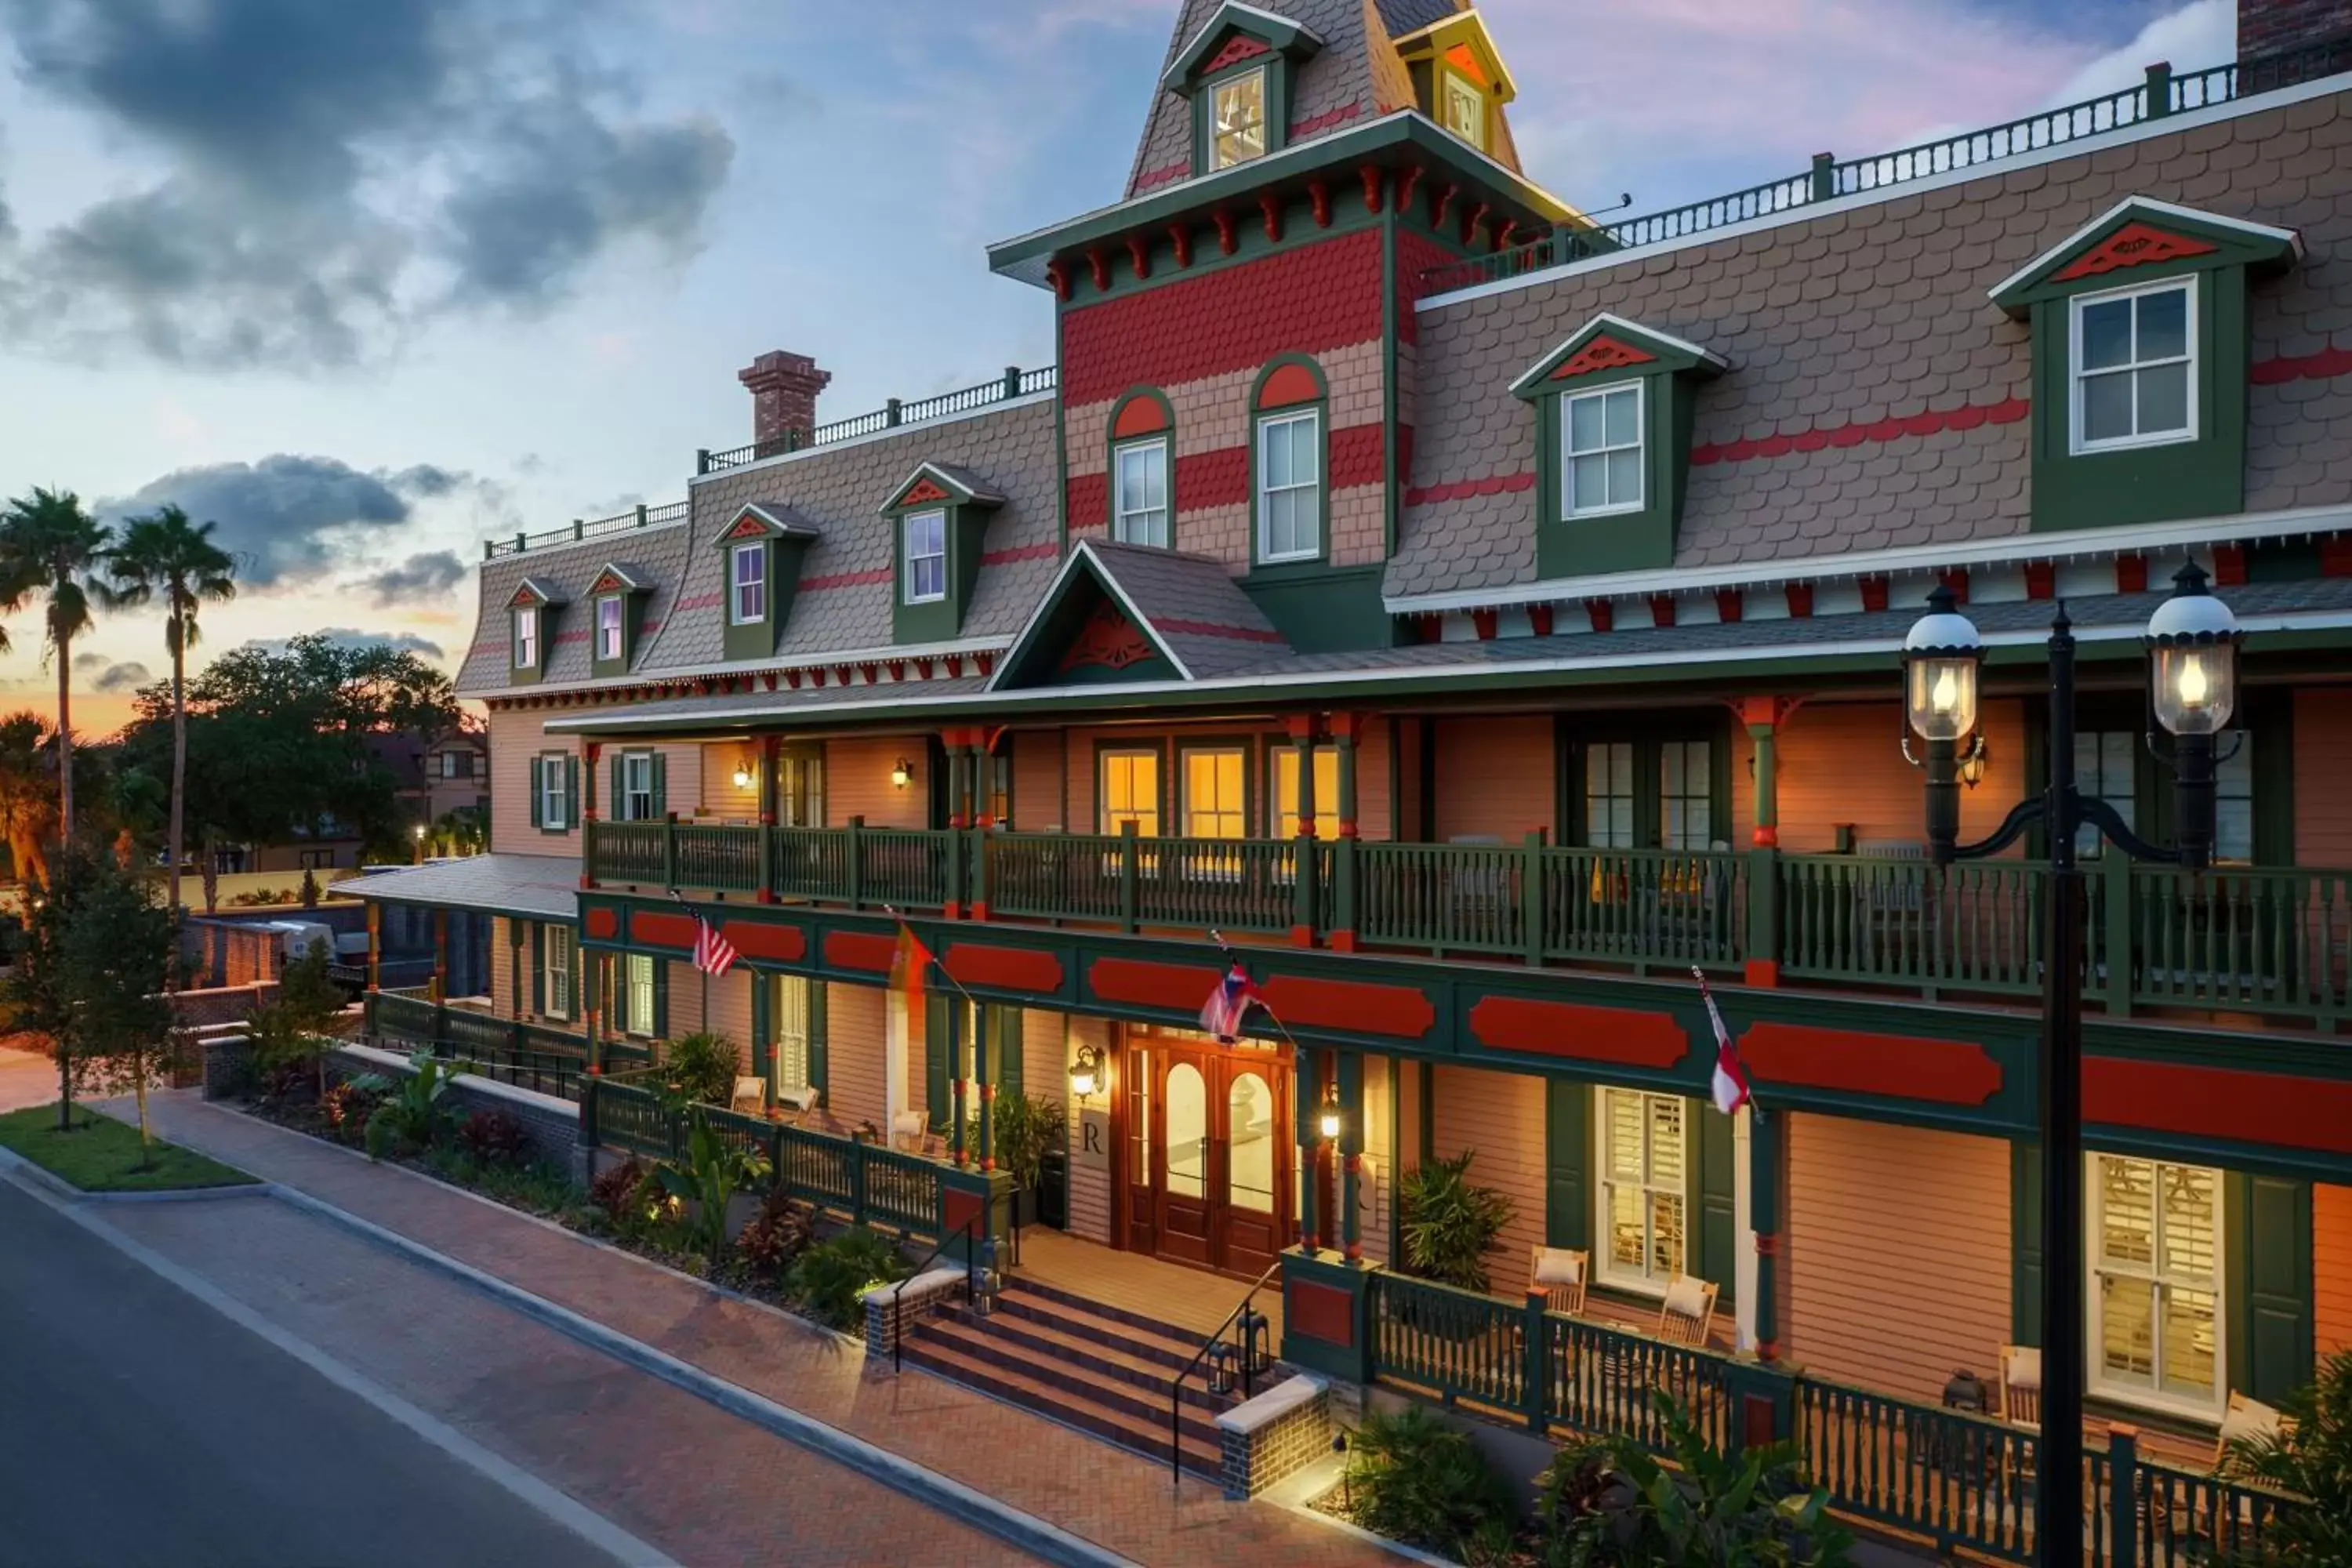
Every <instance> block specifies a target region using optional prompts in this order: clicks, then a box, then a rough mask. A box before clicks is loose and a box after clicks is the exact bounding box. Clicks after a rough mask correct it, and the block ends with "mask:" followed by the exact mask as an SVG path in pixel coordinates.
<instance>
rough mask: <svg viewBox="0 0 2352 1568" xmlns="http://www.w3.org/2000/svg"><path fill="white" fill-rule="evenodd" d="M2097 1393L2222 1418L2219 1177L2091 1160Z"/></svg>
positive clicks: (2153, 1164) (2098, 1157)
mask: <svg viewBox="0 0 2352 1568" xmlns="http://www.w3.org/2000/svg"><path fill="white" fill-rule="evenodd" d="M2084 1158H2085V1160H2087V1161H2088V1163H2089V1165H2090V1171H2089V1181H2088V1183H2087V1185H2088V1187H2089V1192H2088V1193H2087V1194H2085V1198H2084V1202H2085V1203H2086V1204H2087V1205H2088V1206H2089V1209H2090V1215H2089V1223H2090V1227H2091V1246H2090V1249H2089V1250H2090V1272H2091V1278H2090V1300H2089V1310H2090V1320H2091V1321H2090V1326H2089V1332H2090V1339H2091V1345H2092V1355H2091V1386H2092V1388H2093V1390H2094V1391H2095V1392H2097V1393H2099V1394H2105V1395H2106V1396H2108V1397H2110V1398H2114V1399H2118V1400H2125V1401H2128V1402H2130V1403H2133V1404H2137V1405H2156V1406H2158V1407H2161V1408H2164V1409H2168V1410H2174V1411H2179V1412H2180V1413H2183V1414H2187V1415H2200V1416H2205V1417H2208V1418H2210V1417H2212V1416H2214V1415H2219V1414H2221V1405H2222V1402H2223V1399H2224V1397H2225V1396H2226V1394H2227V1393H2228V1375H2227V1371H2228V1369H2227V1357H2226V1355H2225V1354H2224V1353H2223V1348H2222V1347H2223V1345H2224V1343H2225V1342H2224V1341H2223V1339H2222V1337H2221V1335H2222V1331H2223V1326H2224V1325H2223V1322H2222V1300H2223V1295H2222V1285H2221V1256H2222V1237H2221V1194H2222V1177H2221V1172H2219V1171H2216V1170H2212V1169H2210V1168H2208V1167H2205V1166H2201V1165H2175V1164H2168V1163H2164V1162H2161V1161H2157V1160H2134V1159H2129V1158H2126V1157H2125V1156H2123V1155H2121V1154H2088V1155H2085V1156H2084Z"/></svg>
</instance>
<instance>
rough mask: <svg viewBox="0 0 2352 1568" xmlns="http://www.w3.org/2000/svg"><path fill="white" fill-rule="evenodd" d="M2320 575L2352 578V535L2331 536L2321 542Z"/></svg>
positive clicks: (2339, 534) (2338, 534) (2337, 534)
mask: <svg viewBox="0 0 2352 1568" xmlns="http://www.w3.org/2000/svg"><path fill="white" fill-rule="evenodd" d="M2319 574H2320V575H2321V576H2323V577H2352V534H2342V533H2336V534H2330V535H2329V536H2328V537H2327V538H2326V539H2323V540H2321V541H2320V542H2319Z"/></svg>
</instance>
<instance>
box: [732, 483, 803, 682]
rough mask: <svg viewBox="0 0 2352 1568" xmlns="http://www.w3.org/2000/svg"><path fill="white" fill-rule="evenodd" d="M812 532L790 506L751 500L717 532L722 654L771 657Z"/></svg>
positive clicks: (734, 656) (741, 657)
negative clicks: (723, 634) (724, 631)
mask: <svg viewBox="0 0 2352 1568" xmlns="http://www.w3.org/2000/svg"><path fill="white" fill-rule="evenodd" d="M817 537H818V536H817V531H816V530H815V529H814V528H813V527H812V526H810V524H809V523H808V522H807V521H806V520H804V519H803V518H802V517H801V515H800V514H799V513H798V512H795V511H793V510H792V508H790V507H786V506H768V505H760V504H756V503H755V504H753V505H751V506H747V507H745V508H744V509H743V510H740V511H739V512H737V513H736V514H735V521H732V522H730V523H729V524H728V525H727V526H726V528H725V529H723V530H721V531H720V532H719V599H720V604H719V610H720V613H721V615H723V616H725V619H726V626H727V635H726V644H725V646H726V651H727V658H729V659H730V661H731V660H740V659H755V658H773V657H774V655H775V651H776V639H777V638H778V637H782V635H783V630H784V618H785V616H787V615H789V614H790V613H791V611H792V607H793V593H794V591H795V590H797V589H798V588H799V586H800V581H801V557H802V556H803V555H805V554H806V553H807V552H808V547H809V546H810V545H812V544H814V543H815V542H816V540H817Z"/></svg>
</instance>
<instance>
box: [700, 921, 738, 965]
mask: <svg viewBox="0 0 2352 1568" xmlns="http://www.w3.org/2000/svg"><path fill="white" fill-rule="evenodd" d="M694 967H695V968H697V969H699V970H700V971H702V973H705V974H724V973H727V972H728V971H729V970H730V969H732V968H734V967H735V944H734V943H733V942H729V941H728V940H727V939H726V938H725V937H723V936H720V935H719V928H718V927H717V926H714V925H712V924H711V923H710V922H709V921H707V920H704V919H703V918H702V917H701V916H700V915H697V916H695V917H694Z"/></svg>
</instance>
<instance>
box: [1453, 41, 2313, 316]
mask: <svg viewBox="0 0 2352 1568" xmlns="http://www.w3.org/2000/svg"><path fill="white" fill-rule="evenodd" d="M2346 69H2352V39H2346V38H2332V39H2328V40H2326V41H2324V42H2321V43H2317V44H2314V45H2310V46H2307V47H2302V48H2296V49H2291V50H2287V51H2284V52H2283V53H2280V54H2276V55H2271V56H2266V57H2263V58H2261V59H2257V60H2244V61H2240V62H2237V63H2235V64H2232V65H2225V66H2214V67H2210V68H2205V69H2201V70H2193V71H2188V72H2181V73H2175V72H2174V71H2173V69H2172V68H2171V67H2170V66H2168V65H2154V66H2150V67H2148V68H2147V75H2146V77H2145V78H2144V79H2142V80H2141V81H2140V82H2138V83H2137V84H2136V85H2134V86H2132V87H2128V88H2126V89H2122V90H2121V91H2117V92H2110V93H2103V94H2101V95H2100V96H2099V97H2097V98H2092V99H2086V100H2083V101H2082V102H2080V103H2070V104H2067V105H2065V106H2063V108H2058V109H2050V110H2042V112H2040V113H2038V114H2030V115H2026V116H2025V117H2023V118H2022V119H2018V120H2012V121H2007V122H2006V123H2004V124H2000V125H1994V126H1990V127H1987V128H1985V129H1982V130H1977V131H1964V132H1958V133H1956V134H1954V135H1950V136H1944V137H1938V138H1937V140H1935V141H1933V142H1921V143H1919V144H1918V145H1917V146H1914V147H1905V148H1900V149H1897V150H1895V151H1894V152H1891V153H1874V154H1872V155H1870V156H1868V157H1864V158H1852V159H1846V160H1843V161H1841V160H1839V159H1837V158H1835V157H1832V155H1831V154H1829V153H1821V154H1819V155H1817V156H1816V157H1815V158H1814V159H1813V163H1812V167H1811V168H1810V169H1808V170H1806V171H1805V172H1803V173H1801V174H1790V175H1788V176H1786V177H1784V178H1781V179H1777V180H1768V181H1766V182H1765V183H1764V184H1759V185H1750V186H1749V187H1748V188H1747V189H1746V190H1743V191H1735V192H1732V193H1731V194H1730V195H1720V196H1708V197H1705V198H1703V199H1701V200H1698V201H1695V202H1685V203H1684V204H1683V205H1680V206H1676V207H1669V208H1667V209H1665V210H1664V211H1663V212H1656V213H1648V214H1644V215H1643V216H1638V217H1630V218H1621V219H1619V220H1618V221H1616V222H1614V223H1609V224H1599V225H1574V226H1570V225H1563V226H1558V227H1555V228H1553V229H1552V230H1550V231H1549V233H1546V234H1542V235H1538V236H1537V237H1535V238H1534V239H1532V240H1530V241H1529V242H1528V243H1526V244H1524V245H1518V246H1514V247H1510V248H1508V249H1505V250H1498V251H1495V252H1492V253H1491V254H1488V255H1486V256H1474V257H1470V258H1466V259H1465V260H1461V261H1452V262H1447V263H1446V264H1444V266H1441V267H1433V268H1427V269H1426V270H1424V271H1423V273H1422V274H1421V290H1422V292H1423V294H1424V295H1429V294H1443V293H1447V292H1450V291H1452V290H1454V289H1468V288H1474V287H1475V286H1477V285H1479V284H1482V283H1494V282H1498V281H1501V280H1503V279H1510V278H1517V277H1522V276H1524V275H1526V274H1528V273H1530V272H1539V271H1542V270H1543V269H1545V268H1550V267H1558V266H1561V265H1564V264H1565V263H1568V262H1571V261H1581V260H1584V259H1586V258H1591V257H1594V256H1601V255H1607V254H1609V253H1611V252H1614V251H1621V250H1628V249H1634V248H1638V247H1643V246H1649V245H1662V244H1664V243H1666V242H1667V241H1670V240H1675V239H1682V238H1685V237H1688V236H1691V235H1695V234H1705V233H1707V232H1709V231H1711V230H1714V229H1718V228H1725V227H1728V226H1731V225H1733V224H1739V223H1747V222H1749V221H1751V220H1753V219H1756V218H1761V217H1769V216H1773V215H1774V214H1776V213H1782V212H1788V211H1790V210H1792V209H1795V208H1799V207H1803V206H1807V205H1811V204H1813V203H1817V202H1826V201H1832V200H1834V199H1836V198H1837V197H1840V196H1847V195H1856V194H1859V193H1863V192H1867V191H1875V190H1883V189H1885V188H1887V187H1889V186H1894V185H1901V184H1910V183H1911V182H1913V181H1916V180H1926V179H1932V178H1935V177H1937V176H1938V175H1942V174H1952V173H1955V172H1957V171H1959V170H1964V169H1973V168H1977V167H1979V166H1984V165H1990V164H1994V163H2000V162H2002V161H2004V160H2007V159H2010V158H2015V157H2019V156H2021V155H2022V154H2025V153H2037V152H2042V151H2043V150H2045V149H2048V148H2051V147H2058V146H2063V145H2064V144H2066V143H2067V142H2079V141H2082V140H2084V139H2085V138H2087V137H2092V136H2098V135H2103V134H2105V133H2106V132H2111V131H2119V130H2122V129H2125V128H2126V127H2128V126H2133V125H2137V124H2141V123H2143V122H2145V121H2151V120H2160V119H2163V118H2165V117H2166V116H2168V115H2172V114H2179V113H2182V112H2184V111H2187V110H2196V109H2205V108H2210V107H2211V106H2213V105H2216V104H2221V103H2228V102H2231V101H2232V100H2237V99H2240V98H2246V97H2251V96H2252V95H2253V94H2256V93H2261V92H2269V91H2272V90H2274V89H2278V88H2282V87H2289V86H2293V85H2294V84H2295V83H2297V82H2302V81H2308V80H2312V79H2315V78H2318V77H2322V76H2328V75H2333V74H2335V73H2336V72H2338V71H2343V70H2346Z"/></svg>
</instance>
